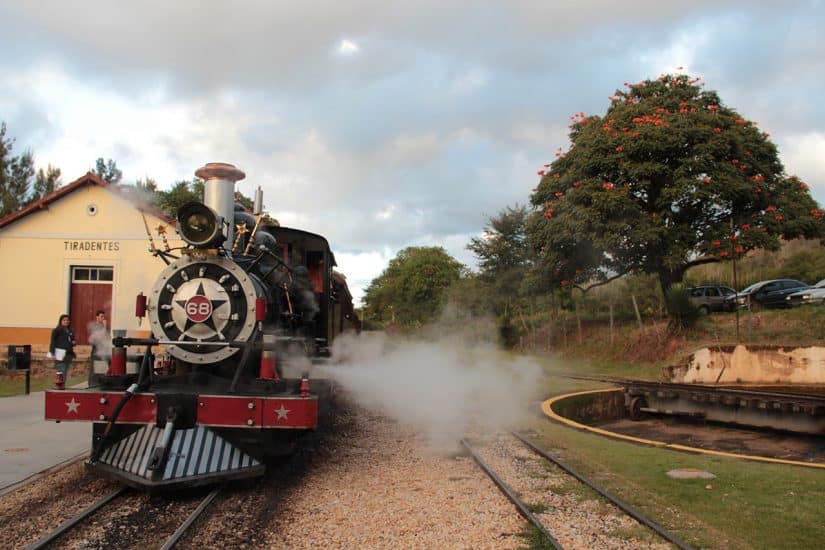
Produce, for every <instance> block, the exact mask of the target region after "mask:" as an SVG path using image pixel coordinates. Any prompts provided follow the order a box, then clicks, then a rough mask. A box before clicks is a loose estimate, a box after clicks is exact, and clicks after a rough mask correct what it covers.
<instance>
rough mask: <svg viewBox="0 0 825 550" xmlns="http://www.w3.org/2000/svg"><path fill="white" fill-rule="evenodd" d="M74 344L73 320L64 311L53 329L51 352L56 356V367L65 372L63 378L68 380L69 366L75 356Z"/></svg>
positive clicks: (50, 344) (50, 343)
mask: <svg viewBox="0 0 825 550" xmlns="http://www.w3.org/2000/svg"><path fill="white" fill-rule="evenodd" d="M74 345H75V341H74V333H73V332H72V320H71V319H70V318H69V316H68V315H66V314H65V313H64V314H63V315H61V316H60V319H58V321H57V326H56V327H54V328H53V329H52V338H51V342H49V354H50V355H51V356H52V357H54V359H55V365H54V367H55V368H56V369H57V371H58V372H60V373H62V374H63V380H68V376H69V367H70V366H71V364H72V361H73V360H74V358H75V354H74Z"/></svg>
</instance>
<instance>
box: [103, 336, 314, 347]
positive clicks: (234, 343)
mask: <svg viewBox="0 0 825 550" xmlns="http://www.w3.org/2000/svg"><path fill="white" fill-rule="evenodd" d="M294 340H296V339H295V338H294V337H292V336H275V337H274V340H273V343H271V344H264V343H262V342H256V344H255V347H256V348H257V349H265V350H274V349H277V346H275V342H289V341H294ZM315 340H316V341H323V342H326V339H324V338H316V339H315ZM246 344H247V343H246V342H245V341H243V340H231V341H227V342H199V341H197V340H163V339H159V338H127V337H125V336H118V337H117V338H112V346H113V347H128V346H158V345H163V346H216V347H218V346H219V347H230V348H243V347H244V346H246Z"/></svg>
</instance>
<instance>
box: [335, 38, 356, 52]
mask: <svg viewBox="0 0 825 550" xmlns="http://www.w3.org/2000/svg"><path fill="white" fill-rule="evenodd" d="M359 49H360V48H359V47H358V44H356V43H355V42H353V41H352V40H347V39H344V40H341V43H340V44H339V45H338V53H340V54H341V55H355V54H356V53H358V50H359Z"/></svg>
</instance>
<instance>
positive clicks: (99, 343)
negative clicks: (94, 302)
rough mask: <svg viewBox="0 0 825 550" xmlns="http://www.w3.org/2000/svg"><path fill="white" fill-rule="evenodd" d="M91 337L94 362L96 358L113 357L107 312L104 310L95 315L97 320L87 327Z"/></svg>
mask: <svg viewBox="0 0 825 550" xmlns="http://www.w3.org/2000/svg"><path fill="white" fill-rule="evenodd" d="M86 328H87V329H88V331H87V333H88V335H89V343H90V344H91V345H92V355H91V357H92V360H94V357H95V356H100V357H106V356H108V355H111V353H110V349H111V342H110V340H111V338H110V337H109V329H108V327H107V326H106V312H105V311H103V310H102V309H99V310H97V312H96V313H95V320H94V321H92V322H90V323H89V324H88V326H87V327H86Z"/></svg>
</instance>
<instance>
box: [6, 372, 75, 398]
mask: <svg viewBox="0 0 825 550" xmlns="http://www.w3.org/2000/svg"><path fill="white" fill-rule="evenodd" d="M49 374H50V376H48V375H47V376H43V375H39V376H36V375H33V376H32V377H31V391H32V392H36V391H43V390H50V389H52V388H54V371H53V370H52V371H51V372H50V373H49ZM85 381H86V374H85V373H83V374H69V381H68V382H67V383H66V387H69V386H74V385H75V384H80V383H81V382H85ZM25 392H26V378H25V375H24V374H23V373H22V372H16V373H14V374H3V375H0V397H8V396H10V395H22V394H24V393H25Z"/></svg>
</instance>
